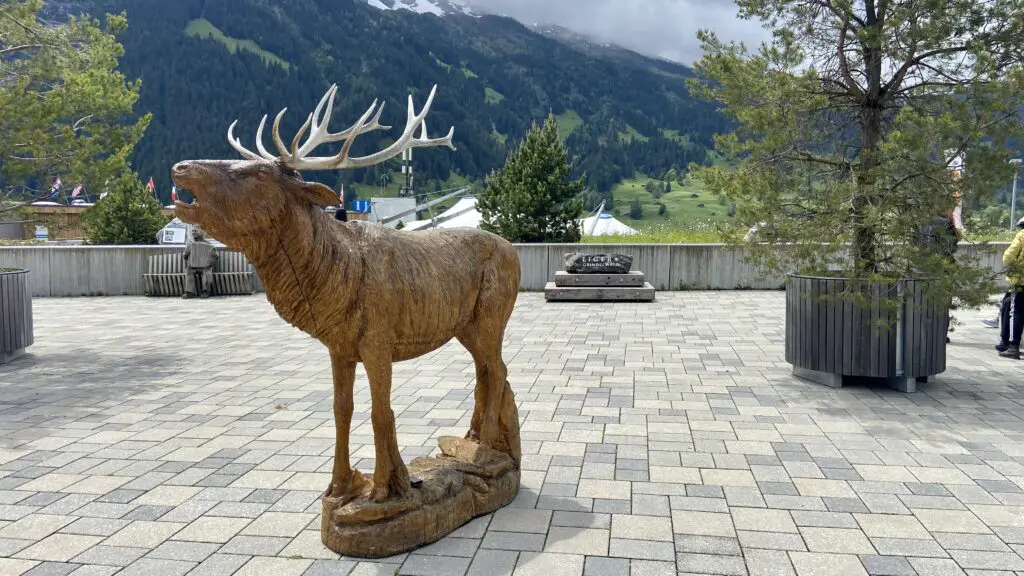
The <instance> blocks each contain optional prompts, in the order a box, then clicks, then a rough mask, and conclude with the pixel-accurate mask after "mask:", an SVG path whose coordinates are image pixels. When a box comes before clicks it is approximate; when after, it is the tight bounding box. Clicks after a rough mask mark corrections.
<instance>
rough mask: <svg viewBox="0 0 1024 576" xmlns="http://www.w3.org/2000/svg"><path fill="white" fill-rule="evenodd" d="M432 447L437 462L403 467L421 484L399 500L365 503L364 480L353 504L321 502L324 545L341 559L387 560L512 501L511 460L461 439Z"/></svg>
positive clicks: (515, 482) (515, 474) (515, 483)
mask: <svg viewBox="0 0 1024 576" xmlns="http://www.w3.org/2000/svg"><path fill="white" fill-rule="evenodd" d="M438 444H439V445H440V447H441V452H442V455H441V456H440V457H438V458H417V459H415V460H413V461H412V462H411V463H409V475H410V476H411V477H413V478H418V479H420V480H422V483H420V484H418V485H417V486H416V487H414V488H412V490H411V491H410V492H409V494H408V495H406V496H404V497H401V498H393V499H390V500H387V501H385V502H382V503H377V502H374V501H372V500H370V498H369V495H370V490H371V489H372V488H373V483H372V482H371V481H370V479H369V478H367V479H366V480H367V482H366V485H365V486H364V487H363V488H362V490H361V491H360V493H359V494H358V495H357V496H356V497H355V498H354V499H353V497H352V496H349V497H345V498H328V497H325V498H324V499H323V520H322V522H321V526H320V538H321V540H323V543H324V545H326V546H327V547H328V548H330V549H331V550H334V551H335V552H338V553H340V554H344V555H345V556H354V557H358V558H383V557H386V556H393V555H395V554H401V553H402V552H408V551H409V550H413V549H415V548H419V547H420V546H423V545H425V544H430V543H431V542H435V541H437V540H440V539H441V538H443V537H445V536H447V535H448V534H451V533H452V532H453V531H455V529H456V528H458V527H460V526H462V525H463V524H465V523H466V522H469V521H470V520H472V519H473V518H476V517H477V516H482V515H484V514H489V513H491V512H494V511H495V510H497V509H499V508H501V507H502V506H505V505H507V504H508V503H509V502H511V501H512V500H513V499H514V498H515V497H516V493H517V492H518V491H519V468H518V467H517V466H516V464H515V462H514V461H513V460H512V458H511V457H509V456H508V455H506V454H504V453H502V452H498V451H497V450H491V449H489V448H483V447H481V446H479V445H478V444H477V443H476V442H474V441H472V440H467V439H464V438H454V437H449V436H446V437H442V438H440V439H439V440H438ZM357 473H358V472H357Z"/></svg>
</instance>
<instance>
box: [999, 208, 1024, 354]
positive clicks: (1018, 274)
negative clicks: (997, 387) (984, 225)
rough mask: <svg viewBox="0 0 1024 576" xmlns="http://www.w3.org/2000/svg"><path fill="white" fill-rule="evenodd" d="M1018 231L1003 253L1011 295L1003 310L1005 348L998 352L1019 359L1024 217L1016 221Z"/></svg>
mask: <svg viewBox="0 0 1024 576" xmlns="http://www.w3.org/2000/svg"><path fill="white" fill-rule="evenodd" d="M1017 228H1018V229H1019V231H1018V232H1017V235H1016V236H1015V237H1014V238H1013V242H1011V243H1010V247H1009V248H1007V249H1006V252H1004V253H1003V266H1006V270H1007V272H1006V279H1007V280H1008V281H1009V282H1010V286H1011V289H1012V291H1013V295H1012V296H1011V297H1010V302H1009V304H1010V305H1009V306H1008V307H1007V308H1008V310H1007V311H1006V312H1004V318H1003V329H1002V332H1003V333H1002V334H1001V336H1002V341H1003V343H1006V344H1007V346H1006V350H1004V351H1002V352H1000V353H999V355H1000V356H1002V357H1003V358H1013V359H1014V360H1020V339H1021V335H1022V333H1024V218H1021V219H1020V221H1018V222H1017Z"/></svg>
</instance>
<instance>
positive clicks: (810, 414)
mask: <svg viewBox="0 0 1024 576" xmlns="http://www.w3.org/2000/svg"><path fill="white" fill-rule="evenodd" d="M783 301H784V295H783V294H782V293H779V292H677V293H667V292H666V293H661V294H659V295H658V301H657V302H655V303H651V304H632V303H627V304H572V303H566V304H553V303H552V304H548V303H545V302H544V300H543V296H542V295H540V294H525V293H524V294H521V295H520V299H519V304H518V306H517V308H516V311H515V314H514V316H513V318H512V320H511V323H510V325H509V328H508V331H507V334H506V345H505V359H506V361H507V362H508V364H509V375H510V376H509V379H510V382H511V384H512V386H513V388H514V389H515V392H516V397H517V399H518V401H519V414H520V417H521V418H522V420H523V423H522V442H523V454H524V457H523V468H524V470H523V474H522V490H521V492H520V494H519V496H518V497H517V498H516V500H515V501H514V502H513V503H512V505H511V506H510V507H509V508H506V509H503V510H500V511H498V512H496V513H494V514H492V515H489V516H487V517H483V518H479V519H476V520H474V521H473V522H470V523H469V524H467V525H466V526H464V527H462V528H460V529H459V530H458V531H456V532H455V533H454V534H452V535H451V536H449V537H448V538H445V539H443V540H442V541H440V542H437V543H435V544H433V545H430V546H427V547H424V548H421V549H419V550H417V551H415V552H412V553H409V554H403V555H400V556H396V557H393V558H387V559H384V560H381V561H373V562H370V561H363V560H359V559H353V558H342V557H339V556H338V555H337V554H335V553H333V552H331V551H330V550H328V549H327V548H325V547H324V546H323V545H322V544H321V543H320V536H319V525H320V502H319V498H320V494H321V492H322V491H323V490H324V489H325V488H326V487H327V484H328V481H329V478H330V469H331V465H332V462H331V457H332V451H333V442H334V427H333V420H332V414H331V395H332V391H331V381H330V366H329V363H328V359H327V354H326V352H325V351H324V350H323V349H322V348H321V347H320V345H319V344H318V343H316V342H314V341H312V340H311V339H310V338H309V337H307V336H306V335H305V334H303V333H301V332H299V331H298V330H296V329H294V328H292V327H290V326H288V325H287V324H285V323H284V322H283V321H281V320H280V319H279V318H278V317H277V316H276V315H275V313H274V312H273V310H272V308H271V306H270V305H269V304H268V303H267V302H266V300H265V299H264V298H263V297H262V296H254V297H239V298H227V299H215V300H209V301H198V302H197V301H189V302H183V301H179V300H174V299H144V298H101V299H99V298H93V299H44V300H36V301H35V303H34V306H35V318H36V344H35V345H34V346H33V347H32V348H31V349H30V352H31V354H30V355H29V356H28V357H26V358H23V359H21V360H20V361H17V362H14V363H12V364H10V365H6V366H2V367H0V575H2V576H8V575H11V576H15V575H20V574H30V575H33V576H41V575H68V574H73V575H75V576H100V575H112V574H118V575H119V576H125V575H135V574H138V575H147V576H157V575H169V576H170V575H186V574H188V575H190V576H199V575H210V576H214V575H231V574H239V575H244V574H253V575H261V576H262V575H271V574H272V575H274V576H290V575H295V576H300V575H305V576H322V575H332V576H335V575H338V576H340V575H350V576H352V575H372V574H388V575H392V574H396V573H398V574H408V575H423V576H429V575H444V576H451V575H456V576H458V575H486V576H499V575H512V576H531V575H541V576H562V575H565V576H582V575H587V576H662V575H666V576H675V575H681V574H720V575H732V574H736V575H750V576H761V575H794V576H811V575H829V574H837V575H841V576H853V575H857V574H872V575H876V574H877V575H881V574H892V575H904V574H906V575H913V574H917V575H921V576H931V575H942V574H971V575H981V574H1004V575H1005V574H1017V575H1024V556H1022V555H1024V406H1022V401H1024V363H1022V362H1012V361H1008V360H1003V359H1000V358H998V357H997V356H996V354H995V351H994V350H993V349H992V346H993V344H995V338H996V332H995V331H994V330H991V329H987V328H985V327H984V326H982V325H981V324H980V322H979V320H980V319H981V318H983V317H989V316H991V315H993V314H994V309H992V310H983V311H980V312H966V313H965V312H961V313H960V319H961V320H963V321H964V324H963V325H962V326H960V327H958V328H957V330H956V331H955V332H954V333H953V334H952V337H953V343H952V345H951V346H950V348H949V366H950V368H949V370H948V371H947V372H946V373H945V374H943V375H941V376H939V378H938V381H937V382H935V383H933V384H927V385H922V386H921V387H920V390H919V392H918V393H915V394H911V395H905V394H901V393H898V392H896V391H893V390H891V389H888V388H885V387H877V388H876V387H864V386H854V387H847V388H843V389H841V390H834V389H830V388H825V387H822V386H819V385H817V384H813V383H809V382H805V381H800V380H798V379H796V378H794V377H793V376H792V375H791V374H790V367H789V365H788V364H786V363H785V362H784V361H783V341H784V340H783V330H784V316H783ZM473 378H474V370H473V366H472V363H471V359H470V357H469V354H468V353H467V352H466V351H465V350H463V349H462V348H461V347H459V346H458V345H457V344H449V345H446V346H445V347H443V348H441V349H440V350H438V351H436V352H434V353H432V354H429V355H427V356H424V357H422V358H419V359H416V360H413V361H409V362H404V363H401V364H398V365H396V366H395V369H394V386H393V408H394V411H395V413H396V416H397V421H398V441H399V444H400V445H401V447H402V453H403V456H404V457H405V458H406V459H412V458H414V457H416V456H422V455H428V454H431V453H433V452H435V451H436V438H437V437H438V436H441V435H446V434H463V433H464V432H465V429H466V428H467V426H468V424H469V417H470V412H471V409H472V394H471V392H472V385H473ZM356 404H357V407H356V414H355V417H354V419H353V433H352V439H351V442H352V445H351V449H352V453H353V462H354V463H355V465H356V466H357V467H358V468H359V469H361V470H364V471H372V470H373V455H374V451H373V438H372V430H371V426H370V423H369V420H368V406H369V391H368V388H367V381H366V377H365V373H364V372H363V371H362V369H361V368H360V369H359V371H358V379H357V382H356Z"/></svg>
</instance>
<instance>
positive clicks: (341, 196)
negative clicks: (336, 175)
mask: <svg viewBox="0 0 1024 576" xmlns="http://www.w3.org/2000/svg"><path fill="white" fill-rule="evenodd" d="M338 200H340V201H341V207H342V208H344V207H345V185H344V184H342V185H341V191H340V192H338Z"/></svg>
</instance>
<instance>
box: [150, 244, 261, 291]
mask: <svg viewBox="0 0 1024 576" xmlns="http://www.w3.org/2000/svg"><path fill="white" fill-rule="evenodd" d="M218 255H219V257H218V258H217V262H216V263H215V264H214V266H213V295H214V296H232V295H240V294H254V293H255V292H256V290H255V288H254V283H255V279H256V272H255V271H254V270H253V268H252V264H251V263H250V262H249V260H248V259H247V258H246V257H245V255H244V254H242V253H241V252H233V251H230V250H224V251H221V252H218ZM148 270H149V273H148V274H144V275H143V278H145V280H146V295H147V296H181V295H182V294H184V293H185V261H184V260H183V259H182V257H181V253H180V252H174V253H169V254H158V255H156V256H150V257H149V262H148Z"/></svg>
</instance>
